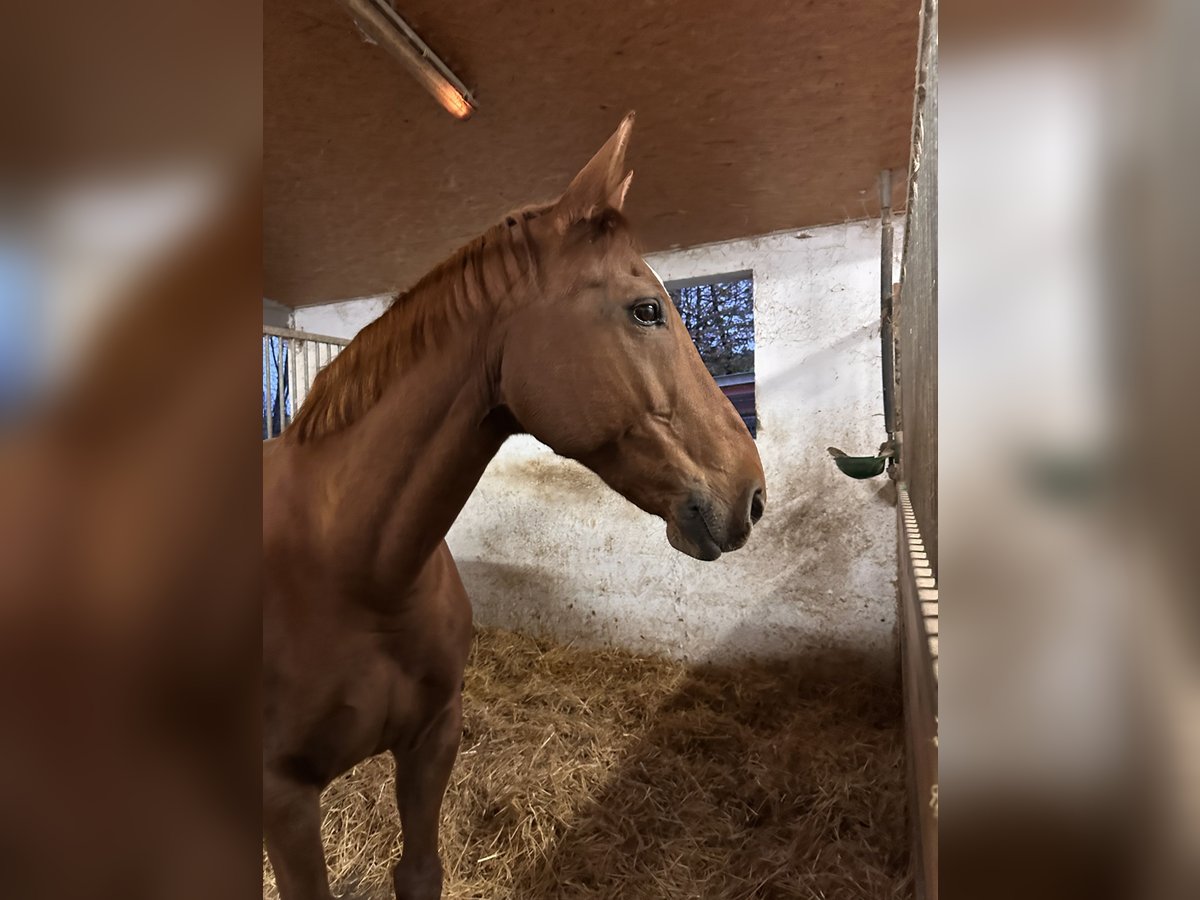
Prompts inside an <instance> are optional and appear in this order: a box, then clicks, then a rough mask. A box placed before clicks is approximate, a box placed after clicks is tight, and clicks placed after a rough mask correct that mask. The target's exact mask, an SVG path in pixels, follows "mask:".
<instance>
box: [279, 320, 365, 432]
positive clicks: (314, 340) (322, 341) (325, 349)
mask: <svg viewBox="0 0 1200 900" xmlns="http://www.w3.org/2000/svg"><path fill="white" fill-rule="evenodd" d="M262 333H263V338H262V339H263V397H264V401H263V407H264V408H263V413H264V415H265V417H266V420H267V428H266V435H267V436H268V437H275V436H277V435H278V433H279V432H278V431H277V430H276V429H275V420H274V414H273V413H274V407H275V403H276V402H278V403H279V408H280V428H281V429H282V428H286V427H287V426H288V425H289V424H291V421H292V419H294V418H295V416H296V413H297V412H299V410H300V407H301V406H302V405H303V403H304V399H305V398H306V397H307V396H308V392H309V390H310V389H311V388H312V383H313V379H315V378H316V377H317V373H318V372H319V371H320V370H321V369H322V368H324V367H325V366H327V365H329V363H331V362H333V359H334V357H336V356H337V355H338V354H339V353H341V351H342V348H343V347H345V346H346V345H347V344H349V343H350V342H349V341H348V340H346V339H345V338H339V337H333V336H332V335H327V334H311V333H309V332H307V331H296V330H294V329H291V328H275V327H273V326H269V325H264V326H263V331H262ZM276 341H277V342H278V343H279V351H280V355H281V358H280V359H279V360H278V370H279V380H278V387H277V388H276V389H275V390H272V389H271V364H272V362H274V361H275V360H274V356H275V354H274V344H275V342H276ZM285 347H286V351H285V349H284V348H285ZM285 355H286V360H287V366H286V373H285V371H284V366H283V359H284V356H285ZM285 385H286V390H285ZM289 396H290V399H291V403H292V409H291V413H290V414H288V412H287V409H286V407H285V406H284V402H285V400H286V399H287V398H288V397H289Z"/></svg>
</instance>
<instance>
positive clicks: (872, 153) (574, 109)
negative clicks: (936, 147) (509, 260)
mask: <svg viewBox="0 0 1200 900" xmlns="http://www.w3.org/2000/svg"><path fill="white" fill-rule="evenodd" d="M396 7H397V9H398V10H399V11H400V12H401V14H402V15H404V16H405V17H406V18H407V20H408V21H409V23H410V24H411V25H412V26H413V27H414V28H415V29H416V30H417V31H418V33H420V34H421V36H422V37H423V38H424V39H425V41H426V42H427V43H428V44H429V45H430V46H431V47H432V48H433V49H434V50H435V51H436V52H437V53H438V54H439V55H440V56H441V57H442V58H443V59H444V60H445V61H446V62H447V63H448V64H449V66H450V67H451V68H452V69H453V70H454V71H455V73H456V74H458V76H459V77H460V78H462V80H463V81H464V82H465V83H466V84H467V85H468V86H469V87H470V88H471V89H472V90H473V92H474V93H475V96H476V98H477V99H478V101H479V105H480V110H479V112H477V113H476V114H475V116H474V117H473V118H472V119H470V120H469V121H467V122H459V121H456V120H455V119H453V118H452V117H451V116H450V115H448V114H447V113H446V112H445V111H444V110H442V108H441V107H439V106H438V105H437V104H436V103H435V102H434V101H433V99H432V98H431V97H430V96H429V95H428V94H426V93H425V92H424V91H423V90H422V89H421V88H420V87H419V86H418V84H417V83H416V82H415V81H414V80H413V78H412V77H411V76H410V75H409V74H408V73H407V72H406V71H405V70H404V69H403V68H402V67H401V66H400V64H399V63H397V62H396V61H395V60H394V59H392V57H390V56H389V55H388V54H387V53H386V52H385V51H384V50H383V49H382V48H380V47H376V46H373V45H371V44H368V43H366V42H364V41H363V39H362V38H361V36H360V35H359V33H358V32H357V30H356V29H355V27H354V25H353V23H352V22H351V20H350V18H349V16H348V15H347V14H346V13H345V12H344V10H343V8H342V7H340V6H339V5H338V4H337V3H336V2H335V0H266V3H265V6H264V17H265V20H264V31H265V38H264V54H265V64H264V65H265V71H264V91H265V100H264V109H263V123H264V124H263V128H264V141H265V159H266V175H267V178H266V183H265V186H264V197H263V202H264V224H263V227H264V240H265V260H264V265H265V279H266V293H267V296H268V297H270V298H271V299H273V300H277V301H279V302H281V303H286V304H288V305H303V304H311V303H321V302H327V301H331V300H340V299H345V298H349V297H356V296H363V295H368V294H376V293H382V292H385V291H391V290H395V289H398V288H402V287H404V286H406V285H408V284H410V283H412V282H413V281H415V280H416V279H417V278H418V277H420V276H421V275H422V274H423V273H424V272H426V271H427V270H428V269H430V268H431V267H432V266H434V265H436V264H437V263H438V262H439V261H440V260H441V259H442V258H444V257H445V256H447V255H449V254H450V253H451V252H453V251H454V250H455V249H456V248H457V247H458V246H460V245H461V244H462V243H464V242H465V241H466V240H468V239H470V238H471V237H473V236H475V235H476V234H478V233H479V232H480V231H482V230H483V229H485V228H486V227H487V226H488V225H490V224H492V223H493V222H494V221H495V220H496V219H498V218H499V217H500V216H501V215H503V214H504V213H505V212H507V211H508V210H509V209H511V208H513V207H516V206H521V205H524V204H526V203H529V202H533V201H540V200H547V199H550V198H552V197H553V196H554V195H555V194H557V193H558V192H559V191H561V190H562V189H563V188H564V187H565V186H566V184H567V182H568V181H569V180H570V178H571V176H572V175H574V173H575V172H576V170H577V169H578V168H579V167H580V166H582V165H583V164H584V163H585V162H586V161H587V160H588V158H589V157H590V156H591V154H592V153H593V152H594V151H595V150H596V149H597V148H598V147H599V146H600V144H601V143H602V142H603V141H604V140H605V139H606V138H607V137H608V135H609V134H610V133H611V132H612V130H613V129H614V128H615V127H616V125H617V122H618V121H619V120H620V117H621V115H622V114H623V113H625V112H626V111H627V110H630V109H635V110H637V113H638V120H637V126H636V127H635V129H634V134H633V140H632V143H631V145H630V150H629V155H628V162H629V165H630V166H631V167H632V168H633V169H634V171H635V172H636V175H635V176H634V183H633V188H632V189H631V191H630V196H629V202H628V205H627V210H626V211H627V212H628V214H629V216H630V218H631V219H632V220H633V222H634V225H635V228H636V229H637V232H638V234H639V236H640V237H641V239H642V242H643V244H644V246H645V248H646V249H647V250H658V249H664V248H668V247H674V246H690V245H694V244H699V243H705V242H708V241H716V240H723V239H728V238H733V237H744V236H747V235H755V234H763V233H766V232H770V231H776V230H780V229H784V228H793V227H803V226H809V225H817V224H822V223H828V222H836V221H841V220H845V219H854V218H861V217H862V216H864V215H873V214H875V213H876V212H877V209H878V207H877V204H876V202H875V187H874V185H875V179H876V176H877V174H878V172H879V170H880V169H882V168H885V167H890V168H895V169H901V170H903V169H905V168H906V167H907V164H908V139H909V126H910V122H911V118H912V85H913V63H914V59H915V56H916V42H917V14H918V3H917V2H914V0H872V2H870V3H864V2H861V0H840V2H838V0H807V2H803V0H801V2H785V3H781V2H779V0H686V2H685V0H614V2H609V3H599V2H568V0H523V2H514V3H501V2H499V0H490V2H489V0H459V2H455V3H453V4H449V3H445V2H442V0H397V2H396ZM896 180H897V185H896V194H895V196H896V200H897V202H900V201H901V200H902V198H903V183H902V182H903V179H902V178H898V179H896Z"/></svg>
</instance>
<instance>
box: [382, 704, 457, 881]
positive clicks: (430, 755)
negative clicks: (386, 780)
mask: <svg viewBox="0 0 1200 900" xmlns="http://www.w3.org/2000/svg"><path fill="white" fill-rule="evenodd" d="M461 738H462V694H461V693H458V692H456V693H455V695H454V697H453V699H452V700H451V701H450V702H449V703H448V704H447V705H446V707H445V708H444V709H443V710H442V711H441V712H440V713H438V715H437V716H436V717H434V719H433V720H432V721H431V722H430V724H429V725H428V726H426V727H425V728H424V729H422V731H421V734H420V736H419V737H418V739H417V741H416V742H415V743H414V744H412V745H411V746H404V747H397V748H395V749H394V750H393V751H392V755H393V756H394V757H395V760H396V805H397V807H398V808H399V810H400V825H401V827H402V828H403V832H404V853H403V856H402V857H401V859H400V862H399V864H398V865H397V866H396V868H395V871H394V872H393V876H392V880H393V884H394V885H395V888H396V900H438V898H440V897H441V896H442V863H441V860H440V859H439V858H438V821H439V819H440V816H441V808H442V797H443V795H444V794H445V793H446V785H447V783H448V782H449V781H450V770H451V769H452V768H453V767H454V759H455V757H456V756H457V755H458V744H459V740H460V739H461Z"/></svg>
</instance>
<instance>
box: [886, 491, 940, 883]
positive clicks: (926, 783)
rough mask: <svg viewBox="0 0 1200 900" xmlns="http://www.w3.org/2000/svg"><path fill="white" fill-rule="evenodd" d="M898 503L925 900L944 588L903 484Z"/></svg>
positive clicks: (933, 838)
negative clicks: (940, 599) (940, 588)
mask: <svg viewBox="0 0 1200 900" xmlns="http://www.w3.org/2000/svg"><path fill="white" fill-rule="evenodd" d="M898 499H899V502H898V503H897V504H896V534H897V536H898V546H897V548H896V549H897V552H896V557H897V559H898V560H899V564H900V579H899V581H900V607H901V609H900V634H901V645H902V651H903V654H904V666H903V669H904V675H903V678H904V719H905V726H906V727H905V731H906V734H907V741H908V777H909V802H910V822H911V826H912V830H913V840H914V846H915V852H914V859H913V868H914V871H915V875H916V896H917V897H918V898H919V900H937V896H938V840H937V836H938V652H939V646H938V631H939V629H938V589H937V578H936V577H935V576H934V573H933V569H932V568H930V566H929V555H928V553H927V552H926V550H925V542H924V540H923V539H922V537H921V529H920V527H919V526H918V525H917V517H916V514H915V513H914V512H913V505H912V498H911V497H910V496H909V493H908V488H907V487H906V486H905V485H903V484H901V485H899V490H898Z"/></svg>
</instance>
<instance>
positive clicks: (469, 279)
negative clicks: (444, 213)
mask: <svg viewBox="0 0 1200 900" xmlns="http://www.w3.org/2000/svg"><path fill="white" fill-rule="evenodd" d="M547 208H548V207H540V208H531V209H525V210H521V211H518V212H514V213H512V214H510V215H508V216H506V217H505V218H504V220H503V221H502V222H500V223H499V224H498V225H494V226H493V227H491V228H489V229H488V230H487V231H486V232H484V233H483V234H482V235H480V236H479V237H477V238H476V239H475V240H473V241H471V242H470V243H469V244H467V245H466V246H464V247H462V248H460V249H459V250H458V251H456V252H455V253H454V254H453V255H452V256H451V257H450V258H449V259H447V260H446V261H445V262H443V263H441V265H439V266H437V267H436V268H434V269H433V270H432V271H431V272H430V273H429V274H427V275H426V276H425V277H424V278H422V279H421V280H420V281H418V282H417V283H416V284H415V285H413V287H411V288H410V289H409V290H407V291H404V292H402V293H400V294H398V295H397V296H396V297H394V298H393V299H392V302H391V304H390V305H389V306H388V308H387V309H386V310H385V311H384V312H383V314H382V315H381V316H380V317H379V318H378V319H376V320H375V321H374V322H372V323H370V324H369V325H367V326H366V327H365V328H363V330H362V331H360V332H359V333H358V335H357V336H356V337H355V338H354V340H352V341H351V342H350V343H349V344H348V345H347V346H346V348H345V349H344V350H342V352H341V353H339V354H338V355H337V356H336V357H335V358H334V360H333V362H331V363H329V365H327V366H326V367H325V368H324V369H322V370H321V371H320V372H319V373H318V374H317V377H316V379H315V380H314V381H313V384H312V387H311V388H310V389H309V392H308V396H307V397H306V398H305V401H304V406H303V407H301V409H300V411H299V412H298V413H297V414H296V417H295V419H294V420H293V421H292V424H291V426H289V427H288V429H287V430H286V431H285V432H284V437H285V438H288V439H290V440H293V441H295V442H297V443H304V442H306V441H309V440H312V439H314V438H318V437H321V436H322V435H326V434H331V433H332V432H335V431H339V430H341V429H343V428H345V427H346V426H348V425H350V424H351V423H353V422H355V421H357V420H358V419H359V418H361V417H362V416H363V415H364V414H365V413H366V412H367V410H369V409H370V408H371V407H372V406H374V405H375V403H377V402H378V400H379V398H380V396H382V394H383V391H384V388H385V387H386V386H387V384H388V383H389V382H390V381H391V379H392V377H393V376H394V375H395V374H396V372H397V371H398V370H399V369H400V368H401V367H403V366H406V365H411V364H412V363H413V362H415V361H416V360H417V359H418V358H420V356H421V355H422V354H423V353H425V352H427V351H428V350H430V349H431V348H433V347H436V346H437V344H438V343H439V342H440V341H441V340H442V339H443V337H444V335H445V334H446V332H447V331H449V330H450V329H451V328H453V327H454V326H455V325H458V324H460V323H461V322H463V321H465V320H466V319H468V318H469V317H472V316H474V315H478V314H479V313H481V312H483V311H485V309H484V308H485V304H487V303H489V302H495V300H496V299H497V298H503V297H509V296H511V295H512V294H513V293H514V291H513V288H514V287H515V286H516V285H517V284H518V283H519V282H521V281H522V280H524V279H530V280H533V281H536V279H537V278H538V269H539V265H538V249H537V245H536V241H535V239H534V236H533V234H532V232H531V230H530V228H529V221H530V220H531V219H534V218H536V217H537V216H539V215H540V214H542V213H543V212H545V211H546V209H547Z"/></svg>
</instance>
